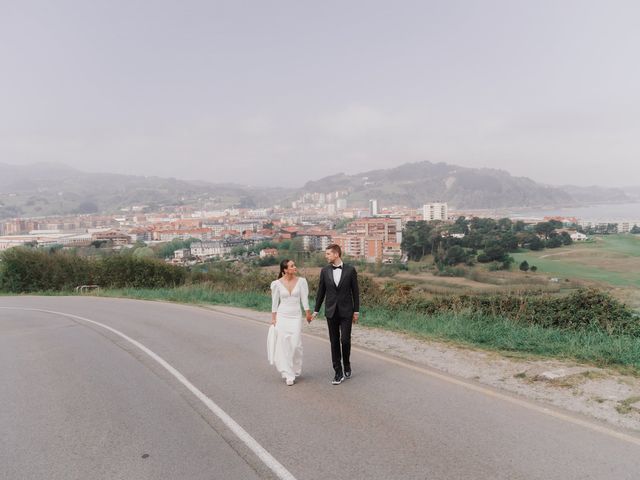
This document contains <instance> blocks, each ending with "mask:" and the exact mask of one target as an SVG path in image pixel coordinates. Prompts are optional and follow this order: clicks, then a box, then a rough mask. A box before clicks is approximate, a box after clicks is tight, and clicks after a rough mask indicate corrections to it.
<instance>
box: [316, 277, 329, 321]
mask: <svg viewBox="0 0 640 480" xmlns="http://www.w3.org/2000/svg"><path fill="white" fill-rule="evenodd" d="M322 272H323V271H322V270H320V280H319V281H318V293H317V294H316V306H315V307H314V309H313V314H314V315H315V314H317V313H318V312H320V307H322V302H323V301H324V295H325V293H326V292H327V287H326V286H325V284H324V275H322Z"/></svg>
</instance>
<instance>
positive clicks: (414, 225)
mask: <svg viewBox="0 0 640 480" xmlns="http://www.w3.org/2000/svg"><path fill="white" fill-rule="evenodd" d="M437 237H439V235H437ZM435 239H436V235H434V227H433V226H432V225H430V224H429V223H428V222H425V221H417V222H414V221H412V222H407V225H406V227H405V229H404V232H403V233H402V243H401V245H400V246H401V248H402V251H403V252H405V253H406V254H407V257H408V258H409V260H414V261H419V260H421V259H422V257H424V256H425V255H428V254H430V253H431V252H432V250H433V247H434V243H435Z"/></svg>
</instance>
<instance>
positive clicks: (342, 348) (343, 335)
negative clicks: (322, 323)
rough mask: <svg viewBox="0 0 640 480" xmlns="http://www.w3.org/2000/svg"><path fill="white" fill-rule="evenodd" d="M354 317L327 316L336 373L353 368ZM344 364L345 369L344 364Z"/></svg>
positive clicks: (332, 359)
mask: <svg viewBox="0 0 640 480" xmlns="http://www.w3.org/2000/svg"><path fill="white" fill-rule="evenodd" d="M352 318H353V317H349V318H346V317H341V316H336V317H332V318H327V325H328V326H329V340H330V341H331V362H333V369H334V370H335V371H336V373H343V372H344V370H347V371H349V370H351V363H350V362H349V356H350V355H351V321H352ZM343 364H344V370H342V365H343Z"/></svg>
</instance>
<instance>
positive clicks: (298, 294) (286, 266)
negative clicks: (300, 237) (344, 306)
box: [267, 259, 311, 385]
mask: <svg viewBox="0 0 640 480" xmlns="http://www.w3.org/2000/svg"><path fill="white" fill-rule="evenodd" d="M297 270H298V269H297V268H296V264H295V262H294V261H293V260H288V259H287V260H283V261H282V262H281V263H280V275H278V279H277V280H274V281H273V282H271V325H273V326H274V327H275V328H270V329H269V338H268V339H267V349H268V353H269V363H271V364H272V365H275V366H276V369H277V370H278V371H279V372H280V374H281V375H282V378H284V379H285V381H286V383H287V385H293V383H294V381H295V378H296V377H297V376H299V375H300V373H301V372H302V338H301V333H302V315H301V314H300V304H301V303H302V308H303V309H304V311H305V313H306V318H307V322H310V321H311V312H310V311H309V285H308V284H307V281H306V280H305V279H304V278H302V277H298V275H297Z"/></svg>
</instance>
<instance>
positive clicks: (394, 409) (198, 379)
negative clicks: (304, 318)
mask: <svg viewBox="0 0 640 480" xmlns="http://www.w3.org/2000/svg"><path fill="white" fill-rule="evenodd" d="M250 316H251V313H249V312H248V313H247V317H246V318H241V317H238V316H234V315H229V314H225V313H222V312H219V311H215V309H213V310H212V309H205V308H199V307H193V306H184V305H176V304H168V303H157V302H145V301H135V300H123V299H107V298H92V297H0V430H1V431H2V436H1V437H0V479H11V480H18V479H65V480H69V479H88V478H90V479H135V480H139V479H153V480H158V479H254V478H290V479H292V478H295V479H298V480H302V479H329V478H335V479H396V478H398V479H400V478H401V479H429V480H437V479H447V480H451V479H492V480H495V479H510V480H514V479H540V480H551V479H559V480H560V479H561V480H568V479H607V480H609V479H612V478H615V479H618V480H621V479H634V480H637V479H638V478H640V437H638V436H637V435H635V434H634V433H630V432H624V431H620V430H615V429H613V428H611V427H608V426H605V425H602V424H599V423H596V422H594V421H591V420H588V419H585V418H581V417H577V416H572V415H569V414H567V413H563V412H559V411H555V410H552V409H547V408H545V407H543V406H540V405H536V404H534V403H531V402H528V401H525V400H522V399H518V398H516V397H511V396H507V395H505V394H504V393H499V392H496V391H493V390H490V389H487V388H485V387H482V386H480V385H477V384H473V383H469V382H466V381H462V380H459V379H456V378H453V377H450V376H447V375H444V374H439V373H435V372H430V371H428V370H425V369H423V368H419V367H417V366H415V365H412V364H409V363H405V362H400V361H398V360H394V359H391V358H386V357H384V356H383V355H380V354H373V353H370V352H366V351H363V350H361V349H355V351H354V352H353V354H352V356H353V360H352V363H353V368H354V375H353V378H352V379H351V380H348V381H347V382H345V383H344V384H342V385H339V386H332V385H331V384H330V379H331V373H332V372H331V371H330V358H329V357H330V355H329V346H328V343H327V341H326V340H325V339H323V338H318V337H314V336H310V335H305V337H304V339H303V342H304V362H305V365H304V372H303V377H302V378H301V379H300V380H299V381H298V382H297V383H296V385H295V386H293V387H287V386H285V385H284V382H283V381H282V380H280V379H279V377H278V375H277V373H276V372H275V370H274V369H273V367H271V366H269V365H268V364H267V362H266V333H267V328H266V325H265V324H264V323H262V322H259V321H256V320H251V318H250ZM123 335H124V336H126V338H125V337H123ZM144 348H146V349H148V350H146V351H144V350H143V349H144ZM153 355H156V357H155V358H154V357H153ZM159 362H160V363H159ZM161 362H166V363H164V364H162V363H161Z"/></svg>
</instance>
